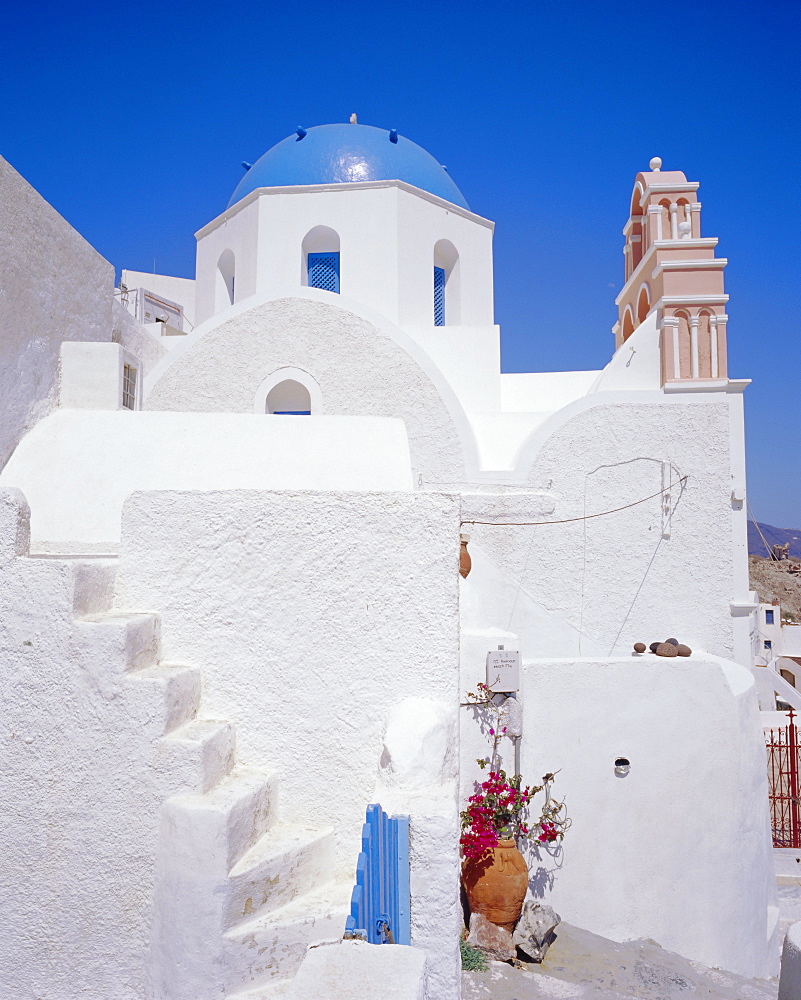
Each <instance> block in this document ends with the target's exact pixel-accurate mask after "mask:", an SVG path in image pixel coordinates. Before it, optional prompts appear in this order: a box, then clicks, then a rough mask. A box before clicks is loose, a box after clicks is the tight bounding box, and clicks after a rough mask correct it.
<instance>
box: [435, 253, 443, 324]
mask: <svg viewBox="0 0 801 1000" xmlns="http://www.w3.org/2000/svg"><path fill="white" fill-rule="evenodd" d="M434 326H445V268H444V267H435V268H434Z"/></svg>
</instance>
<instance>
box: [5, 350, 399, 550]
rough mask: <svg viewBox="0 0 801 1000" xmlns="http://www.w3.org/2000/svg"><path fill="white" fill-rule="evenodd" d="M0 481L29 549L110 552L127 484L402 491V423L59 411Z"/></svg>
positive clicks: (24, 447) (34, 435)
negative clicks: (19, 501) (22, 502)
mask: <svg viewBox="0 0 801 1000" xmlns="http://www.w3.org/2000/svg"><path fill="white" fill-rule="evenodd" d="M108 346H109V347H111V348H114V347H116V345H114V344H110V345H108ZM54 483H58V484H59V488H58V489H57V490H55V489H53V484H54ZM0 484H2V485H5V486H16V487H19V488H20V489H22V490H23V492H24V493H25V495H26V496H27V497H28V500H29V503H30V505H31V530H32V533H33V547H34V550H35V551H36V552H62V553H63V552H79V553H87V552H103V553H111V552H116V551H117V547H118V545H119V539H120V519H121V514H122V507H123V503H124V501H125V499H126V497H127V496H129V495H130V494H131V493H133V492H134V491H135V490H167V489H184V490H186V489H190V490H225V489H262V490H264V489H296V490H298V489H334V490H335V489H354V488H356V489H370V490H410V489H411V488H412V477H411V469H410V463H409V445H408V441H407V439H406V432H405V429H404V427H403V424H402V423H401V421H400V420H388V419H386V418H381V417H321V418H320V419H315V420H307V419H304V418H303V417H281V416H270V417H267V416H261V415H259V416H257V415H256V414H253V413H248V414H245V413H141V412H140V413H131V412H130V411H125V410H121V411H118V412H109V411H90V410H80V411H79V410H59V411H57V412H56V413H51V414H50V416H49V417H47V418H46V419H45V420H43V421H41V422H40V424H39V425H38V426H37V427H35V428H34V430H33V431H32V432H31V433H30V434H28V435H27V436H26V437H25V439H24V440H23V441H22V443H21V444H20V446H19V447H18V448H17V450H16V451H15V453H14V454H13V455H12V457H11V459H10V460H9V462H8V464H7V465H6V467H5V468H4V469H3V470H2V472H0Z"/></svg>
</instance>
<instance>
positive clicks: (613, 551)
mask: <svg viewBox="0 0 801 1000" xmlns="http://www.w3.org/2000/svg"><path fill="white" fill-rule="evenodd" d="M605 395H606V394H603V393H598V394H595V395H593V396H591V397H587V399H584V400H579V401H578V402H577V403H575V404H572V406H571V407H569V408H567V409H566V410H565V411H563V412H561V413H559V414H557V415H555V416H554V417H553V418H552V419H551V420H550V421H549V422H548V423H546V425H544V426H543V428H541V430H540V431H538V432H537V434H536V435H535V436H534V437H533V438H532V440H531V441H530V442H529V445H528V446H527V447H528V458H525V457H524V458H523V459H521V462H522V461H525V462H527V463H528V467H529V470H530V471H529V473H528V477H527V478H528V483H529V485H530V486H531V487H532V489H534V488H536V489H539V490H541V491H542V495H543V496H546V497H548V498H549V500H550V504H549V507H550V509H549V513H548V514H547V515H545V516H539V517H537V516H534V517H528V518H525V517H510V518H508V520H510V521H524V520H531V521H561V520H565V519H570V518H575V519H577V520H574V521H573V522H572V523H566V524H547V525H539V526H524V527H495V526H483V525H475V526H468V527H466V529H465V530H467V531H469V532H470V533H471V534H472V535H473V539H474V544H475V545H476V547H477V548H478V549H479V550H481V551H482V552H483V553H485V555H486V557H487V558H488V559H489V560H490V561H491V562H492V563H494V564H495V565H497V567H498V568H499V569H500V570H501V571H502V572H503V573H504V574H505V575H507V576H508V577H509V578H511V580H512V581H514V582H516V583H517V584H518V587H520V588H522V593H523V595H524V596H525V595H526V594H528V595H530V596H531V597H532V598H533V600H534V601H535V602H536V603H538V604H540V605H542V606H543V607H544V608H545V609H546V610H547V611H548V612H549V613H551V614H553V615H557V616H561V617H562V618H563V619H564V620H565V621H566V622H567V623H568V624H569V625H570V626H571V627H572V629H574V630H576V631H577V632H580V633H581V634H582V635H583V636H586V640H587V642H586V644H585V645H584V646H583V647H580V648H579V650H578V651H579V652H580V653H582V654H583V655H586V654H587V653H588V652H593V651H594V650H597V649H600V650H602V651H603V652H604V653H605V654H607V655H609V654H610V653H612V652H614V651H622V652H625V651H626V650H630V649H631V646H632V644H633V643H634V642H637V641H642V642H645V643H646V644H648V643H651V642H653V641H655V640H659V641H662V640H664V639H666V638H667V637H668V636H675V637H676V638H678V639H679V641H680V642H686V643H687V644H688V645H690V646H691V647H692V648H693V649H705V650H708V651H710V652H712V653H714V654H717V655H721V656H726V657H731V656H733V655H734V654H735V637H734V629H733V624H732V617H731V611H730V602H731V601H732V599H733V598H734V596H735V595H736V593H737V587H738V586H740V585H741V584H742V581H741V580H739V577H738V573H737V570H736V564H735V551H736V543H737V537H736V536H737V532H738V530H739V528H738V523H737V522H736V521H735V519H734V517H733V510H732V501H731V488H732V487H731V482H732V480H731V472H730V452H729V444H730V425H729V401H728V398H727V396H726V395H725V394H720V395H715V396H712V395H709V394H708V395H706V396H705V397H704V398H703V399H700V398H698V399H695V398H693V399H690V400H688V399H687V397H683V398H682V399H681V400H680V401H679V400H678V399H677V398H675V397H673V398H667V399H666V398H665V397H664V396H662V395H661V394H657V393H654V394H646V393H631V394H626V396H624V395H623V394H615V395H614V396H613V395H612V394H609V396H610V397H611V398H609V399H608V400H605V399H604V396H605ZM739 398H740V397H739V396H738V397H737V399H738V400H739ZM663 463H665V465H664V466H663ZM671 469H672V473H671V471H670V470H671ZM671 474H672V477H673V482H674V483H676V482H677V480H678V479H680V477H682V476H685V475H686V476H688V479H687V482H686V485H685V487H684V489H683V491H679V489H678V488H674V490H673V493H672V499H671V505H672V513H671V518H670V523H669V525H667V524H666V522H665V520H664V518H663V515H662V502H661V499H660V498H659V497H655V498H653V499H651V500H648V501H647V502H646V503H642V504H638V505H637V506H634V507H631V508H629V509H627V510H624V511H621V512H619V513H615V514H610V515H608V516H604V517H598V518H592V519H589V520H581V519H582V518H583V517H584V516H585V515H588V514H595V513H599V512H603V511H609V510H612V509H614V508H617V507H621V506H624V505H627V504H629V503H631V502H633V501H635V500H640V499H642V498H644V497H648V496H649V495H651V494H655V493H658V492H659V491H660V490H661V489H662V488H663V486H664V485H666V480H665V478H664V477H665V476H669V475H671ZM485 519H486V518H485ZM667 527H669V532H670V537H663V530H664V529H665V528H667ZM487 581H488V582H487V588H488V595H489V596H488V600H491V601H492V603H493V604H496V605H497V603H498V601H497V591H496V588H495V585H494V582H492V581H491V580H490V578H489V577H488V578H487ZM470 582H471V584H472V585H473V587H474V588H480V587H481V586H482V584H481V580H480V578H479V577H476V579H475V581H473V579H472V578H471V580H470ZM745 582H746V584H747V581H745ZM515 599H516V598H515V595H514V593H512V592H510V594H509V598H508V600H507V606H508V612H505V611H504V609H503V608H500V607H498V608H496V610H495V611H494V613H493V614H494V619H495V620H490V621H484V622H483V623H482V622H479V621H474V622H473V625H475V626H479V625H483V626H487V625H493V626H495V627H500V628H509V627H511V628H513V630H514V631H522V630H523V629H524V625H522V624H521V623H520V622H519V621H518V620H516V621H514V622H512V621H510V618H509V617H506V615H507V614H509V615H511V612H512V606H513V602H514V600H515ZM504 618H505V620H503V619H504ZM531 638H532V644H531V646H529V647H526V648H525V649H524V655H527V656H548V655H554V648H553V646H551V645H550V644H549V640H548V635H547V633H544V634H543V635H542V636H541V638H540V639H538V638H537V636H535V635H534V636H532V637H531ZM561 655H564V654H561ZM747 655H748V654H747V650H746V656H747Z"/></svg>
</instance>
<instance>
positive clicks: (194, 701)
mask: <svg viewBox="0 0 801 1000" xmlns="http://www.w3.org/2000/svg"><path fill="white" fill-rule="evenodd" d="M76 626H77V628H76V642H77V644H78V645H79V646H83V647H85V648H84V652H85V653H86V656H85V657H84V658H83V659H84V662H86V663H87V664H92V663H100V662H102V663H103V664H104V669H103V670H102V671H100V670H98V671H97V672H96V676H93V681H94V683H96V684H98V685H104V686H107V687H109V688H110V687H111V686H120V685H121V686H122V692H121V693H123V694H124V696H125V698H126V699H127V702H128V704H129V706H130V711H131V712H132V713H134V715H135V718H136V719H137V720H140V721H141V723H142V725H143V726H145V727H146V728H147V729H148V730H150V731H151V732H152V734H153V737H154V739H153V747H154V755H153V766H154V767H155V768H156V770H157V772H158V773H159V775H160V777H161V779H162V780H163V783H164V788H165V796H166V798H165V800H164V802H163V805H162V814H161V828H160V835H159V844H158V858H157V874H156V885H155V892H154V899H153V910H152V912H153V920H152V924H151V947H150V958H149V964H150V983H151V994H152V997H153V1000H212V998H214V1000H218V998H221V997H234V996H237V997H241V998H243V1000H244V998H245V997H246V996H247V995H248V994H251V993H252V991H256V992H255V993H252V995H253V996H254V997H256V996H260V995H262V994H263V995H265V996H267V995H271V996H272V995H275V996H276V997H277V996H278V995H280V993H281V990H282V985H281V984H283V983H284V982H285V981H287V980H288V979H289V978H290V977H292V976H293V975H294V973H295V972H296V970H297V968H298V966H299V965H300V963H301V961H302V960H303V957H304V955H305V953H306V949H307V947H308V945H309V944H310V943H311V942H313V941H316V940H321V939H330V938H341V936H342V933H343V930H344V925H345V918H346V916H347V913H348V907H349V900H350V893H351V884H350V883H342V882H336V881H334V880H333V879H332V877H331V876H332V872H333V871H334V868H335V865H334V832H333V830H332V829H329V828H324V829H320V828H315V827H313V826H312V825H310V824H290V823H286V822H282V821H281V820H280V817H279V811H278V806H277V789H276V781H275V776H274V775H273V774H272V773H271V772H270V771H268V770H264V769H259V768H244V767H239V766H237V764H236V738H235V731H234V726H233V724H232V723H231V722H229V721H226V720H215V719H206V718H202V717H198V712H199V711H200V708H201V686H202V684H201V672H200V670H199V669H198V668H197V667H194V666H186V665H182V664H173V663H166V662H161V661H160V658H159V656H160V622H159V619H158V616H157V615H153V614H134V613H127V612H122V611H118V610H115V609H112V610H110V611H107V612H104V613H97V612H95V613H92V614H89V615H86V616H85V617H83V618H81V619H79V621H78V622H76ZM109 666H111V670H109V669H108V667H109Z"/></svg>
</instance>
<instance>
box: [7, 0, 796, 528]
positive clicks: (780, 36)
mask: <svg viewBox="0 0 801 1000" xmlns="http://www.w3.org/2000/svg"><path fill="white" fill-rule="evenodd" d="M0 38H2V49H3V55H2V61H1V62H0V84H2V89H1V90H0V93H2V101H0V154H2V155H3V156H5V158H6V159H7V160H9V162H10V163H11V164H12V165H13V166H15V167H16V168H17V170H19V171H20V173H22V174H23V175H24V176H25V177H26V178H27V179H28V180H29V181H30V182H31V183H32V184H33V185H34V187H35V188H37V190H38V191H40V192H41V194H42V195H43V196H44V197H45V198H46V199H47V200H48V201H49V202H50V203H51V204H52V205H54V206H55V207H56V208H57V209H58V211H59V212H61V213H62V215H64V216H65V217H66V218H67V219H68V220H69V221H70V222H71V223H72V224H73V225H74V226H75V227H76V228H77V229H78V230H79V231H80V232H81V233H82V234H83V235H84V236H85V237H86V238H87V239H88V240H89V241H90V242H91V243H92V244H93V245H94V246H95V247H96V248H97V249H98V250H99V251H100V253H102V254H103V255H104V256H105V257H106V258H108V260H110V261H112V263H114V264H115V265H116V266H117V268H118V269H119V268H121V267H130V268H133V269H138V270H143V271H148V270H152V269H153V261H154V258H155V261H156V269H157V270H158V271H159V272H160V273H164V274H177V275H182V276H186V277H192V276H193V275H194V238H193V233H194V232H195V231H196V230H197V229H198V228H200V226H202V225H203V224H204V223H206V222H207V221H209V220H210V219H211V218H213V217H214V216H216V215H218V214H219V213H220V212H221V211H222V210H223V209H224V208H225V206H226V203H227V201H228V198H229V197H230V194H231V192H232V191H233V188H234V187H235V185H236V184H237V182H238V181H239V179H240V177H241V173H242V171H241V168H240V166H239V164H240V161H241V160H250V161H253V160H256V159H257V158H258V157H259V156H260V155H261V154H262V153H263V152H264V151H265V150H266V149H267V148H269V147H270V146H271V145H273V144H274V143H275V142H277V141H278V140H279V139H282V138H283V137H284V136H286V135H287V134H288V133H289V132H291V131H292V130H293V129H294V128H295V126H296V125H305V126H307V127H308V126H309V125H316V124H322V123H326V122H334V121H347V119H348V115H349V114H350V112H351V111H356V112H358V115H359V121H360V122H362V123H365V124H370V125H378V126H381V127H385V128H397V129H398V130H399V131H400V132H401V133H402V134H403V135H406V136H408V137H409V138H411V139H413V140H414V141H415V142H418V143H419V144H420V145H422V146H424V147H425V148H426V149H428V150H429V151H430V152H432V153H433V154H434V155H435V156H436V157H437V158H438V159H439V160H440V162H442V163H444V164H446V165H447V166H448V169H449V171H450V174H451V176H452V177H453V178H454V180H455V181H456V183H457V184H458V185H459V187H460V188H461V190H462V192H463V193H464V195H465V197H466V198H467V200H468V202H469V203H470V206H471V207H472V209H473V210H474V211H476V212H478V213H480V214H481V215H484V216H487V217H489V218H491V219H494V220H495V222H496V224H497V228H496V237H495V277H496V319H497V322H499V323H500V324H501V329H502V336H503V367H504V370H505V371H549V370H559V369H574V368H576V369H578V368H600V367H602V366H603V365H604V364H605V363H606V362H607V361H608V359H609V356H610V353H611V350H612V346H613V342H612V337H611V333H610V328H611V326H612V324H613V322H614V320H615V308H614V297H615V295H616V294H617V291H618V290H619V288H620V284H621V274H622V253H621V245H622V236H621V233H620V230H621V227H622V226H623V224H624V222H625V220H626V214H627V210H628V204H629V198H630V193H631V187H632V183H633V180H634V176H635V174H636V173H637V171H638V170H642V169H645V168H646V167H647V164H648V160H649V159H650V158H651V157H652V156H656V155H658V156H661V157H662V159H663V161H664V168H665V169H680V170H684V171H685V173H686V174H687V176H688V177H689V178H690V179H691V180H696V181H700V183H701V190H700V192H699V195H700V200H701V201H702V203H703V206H704V207H703V212H702V232H703V235H705V236H712V235H714V236H718V237H719V238H720V246H719V250H718V253H719V255H721V256H724V257H727V258H728V259H729V261H730V264H729V267H728V268H727V270H726V283H727V291H728V292H729V294H730V295H731V301H730V303H729V306H728V313H729V316H730V317H731V319H730V322H729V357H730V363H729V372H730V375H732V376H733V377H750V378H752V379H753V380H754V383H753V385H752V386H751V387H750V388H749V389H748V391H747V393H746V410H747V420H746V425H747V439H748V462H749V466H748V469H749V494H750V502H751V505H752V507H753V509H754V512H755V514H756V516H757V518H758V519H759V520H761V521H766V522H768V523H771V524H774V525H777V526H780V527H801V400H800V399H799V374H800V373H801V318H799V317H800V313H799V302H798V298H799V277H801V253H800V251H799V231H801V197H800V196H799V180H798V177H799V172H800V170H799V168H800V167H801V130H800V127H799V120H800V119H801V115H800V114H799V112H801V107H799V93H801V70H800V69H799V67H800V66H801V60H800V59H799V55H798V53H799V45H800V44H801V4H798V3H797V2H796V0H782V2H775V0H760V2H759V3H755V2H754V0H748V2H743V0H727V2H704V0H698V2H693V3H689V2H686V0H678V2H673V3H671V4H651V3H643V4H637V3H633V2H625V3H615V2H610V0H603V2H598V0H595V2H578V3H566V2H559V0H553V2H550V3H541V2H537V0H529V2H527V3H516V2H497V0H496V2H495V3H487V2H482V3H478V2H471V0H460V2H451V3H443V2H436V0H434V2H426V3H421V2H406V3H403V4H395V3H392V4H390V3H382V2H380V0H378V2H377V3H354V2H348V0H340V2H339V3H336V4H334V3H331V2H330V0H329V2H325V3H323V2H319V0H305V2H303V3H295V4H281V5H279V4H273V3H269V2H262V3H252V2H240V3H236V4H228V5H226V4H219V3H217V4H213V5H212V4H203V3H194V4H189V3H176V2H173V0H163V2H161V3H135V2H134V3H131V4H128V5H125V6H123V7H119V6H116V7H115V6H113V5H110V4H100V3H94V2H83V3H79V4H74V5H69V6H68V5H64V4H61V3H59V4H54V3H40V4H34V5H31V4H22V3H20V2H19V0H17V2H16V3H9V4H6V5H4V9H3V13H0Z"/></svg>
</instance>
